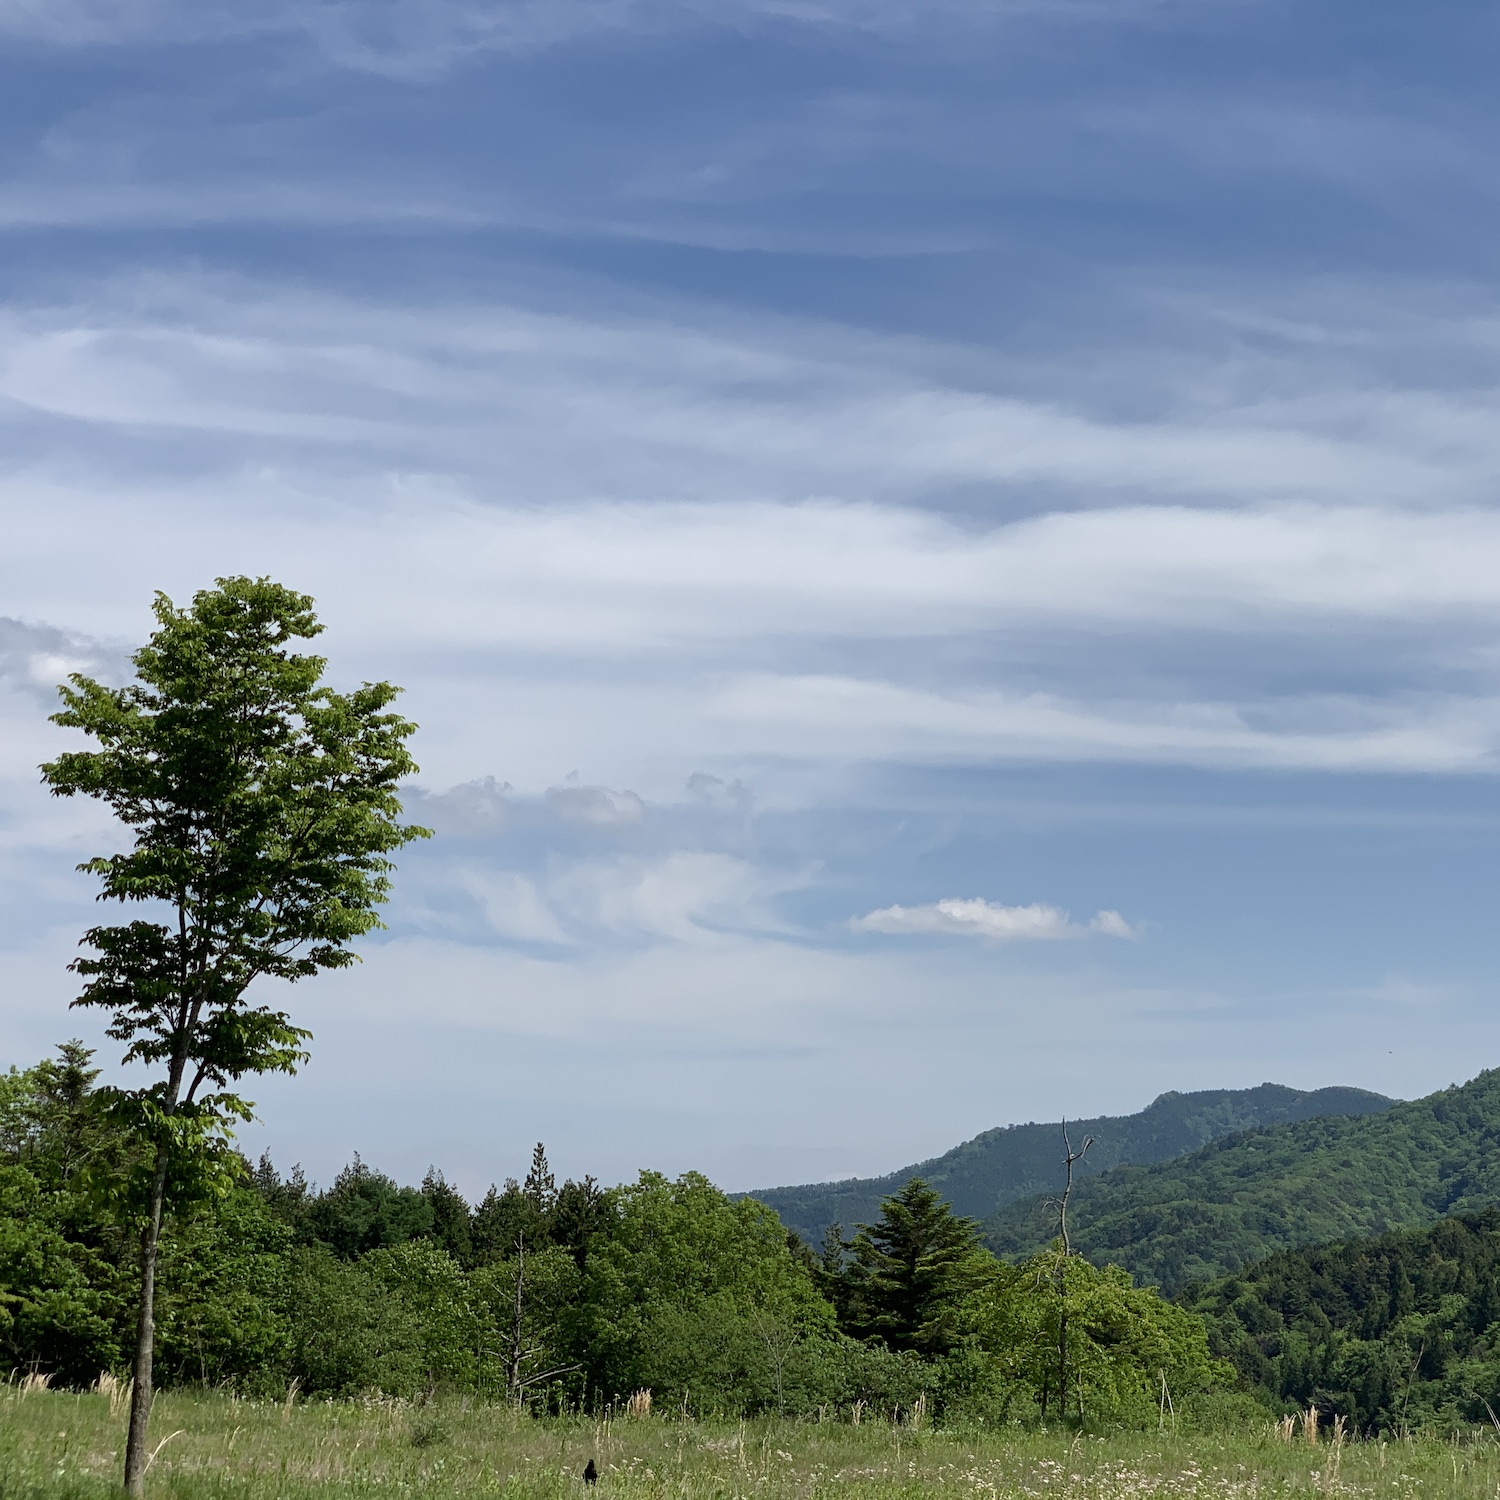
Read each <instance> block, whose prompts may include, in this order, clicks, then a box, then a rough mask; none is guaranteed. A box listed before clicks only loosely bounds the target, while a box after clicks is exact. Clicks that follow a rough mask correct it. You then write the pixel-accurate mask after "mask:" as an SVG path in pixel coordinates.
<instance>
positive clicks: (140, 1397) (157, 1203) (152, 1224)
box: [125, 1151, 167, 1496]
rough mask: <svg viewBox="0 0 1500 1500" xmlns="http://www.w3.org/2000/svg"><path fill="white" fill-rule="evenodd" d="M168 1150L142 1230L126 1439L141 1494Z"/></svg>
mask: <svg viewBox="0 0 1500 1500" xmlns="http://www.w3.org/2000/svg"><path fill="white" fill-rule="evenodd" d="M166 1188H167V1153H166V1152H165V1151H162V1152H160V1153H159V1154H158V1155H157V1158H156V1180H155V1182H154V1183H153V1184H152V1189H151V1214H150V1217H149V1218H148V1219H147V1221H146V1227H145V1228H144V1229H142V1230H141V1305H140V1312H139V1314H138V1316H137V1319H136V1328H135V1378H134V1380H133V1382H132V1384H131V1391H130V1432H129V1435H128V1436H127V1437H126V1439H125V1493H126V1494H127V1495H130V1496H139V1495H141V1494H142V1493H143V1492H144V1489H145V1484H146V1425H147V1423H148V1422H149V1421H150V1420H151V1356H152V1354H153V1353H154V1352H155V1348H156V1254H157V1249H158V1247H159V1246H160V1244H161V1213H162V1200H163V1198H164V1196H165V1194H166Z"/></svg>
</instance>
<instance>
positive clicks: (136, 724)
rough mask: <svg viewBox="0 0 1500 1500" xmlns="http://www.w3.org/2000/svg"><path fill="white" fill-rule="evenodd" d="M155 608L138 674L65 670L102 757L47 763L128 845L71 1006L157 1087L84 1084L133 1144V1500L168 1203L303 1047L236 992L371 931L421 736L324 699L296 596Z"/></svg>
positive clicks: (290, 973)
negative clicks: (261, 1082) (127, 911)
mask: <svg viewBox="0 0 1500 1500" xmlns="http://www.w3.org/2000/svg"><path fill="white" fill-rule="evenodd" d="M155 614H156V620H157V628H156V630H155V631H154V632H153V634H152V636H151V639H150V641H149V642H148V643H147V644H146V645H145V646H143V647H142V648H141V649H140V650H139V651H138V652H137V653H136V654H135V657H134V658H133V661H134V666H135V680H134V681H133V682H131V683H129V684H128V685H127V686H125V687H123V688H112V687H106V686H105V685H103V684H102V683H99V682H96V681H94V680H93V679H91V678H88V677H84V676H81V675H76V674H75V675H74V676H73V677H72V678H71V679H70V685H69V686H65V687H63V688H61V689H60V692H61V694H62V698H63V704H64V707H63V709H62V711H61V712H60V713H58V714H55V715H54V716H53V722H55V723H57V724H60V725H62V726H63V727H65V728H69V729H78V730H82V731H83V733H84V734H86V735H87V736H89V737H90V738H91V739H93V740H95V741H97V743H98V746H99V748H98V749H94V750H79V751H74V752H70V753H68V754H65V755H61V756H59V757H58V758H57V759H56V760H55V761H52V762H51V763H50V764H48V765H45V766H43V767H42V775H43V777H44V779H45V780H46V782H47V784H48V785H49V786H50V787H51V789H52V791H53V792H54V793H56V794H57V795H59V796H65V797H66V796H75V795H83V796H89V797H96V798H98V799H99V800H100V801H102V802H103V803H105V805H106V806H108V807H109V808H110V809H111V810H112V811H113V812H114V813H115V815H116V817H118V818H119V820H120V821H121V822H122V823H123V824H124V825H125V826H126V828H127V829H129V830H130V833H131V837H132V845H131V847H130V848H129V849H128V850H127V851H125V852H122V853H116V854H109V855H102V856H100V857H98V858H96V859H91V860H89V861H88V862H87V863H86V864H84V865H83V866H81V867H80V868H82V869H84V870H86V871H89V872H90V873H92V874H94V875H97V876H98V877H99V881H100V885H101V890H100V899H101V900H106V901H120V902H140V903H143V904H144V905H145V907H146V913H147V914H146V915H144V916H142V917H141V918H140V919H138V920H135V921H129V922H123V923H120V924H118V925H113V926H97V927H93V928H91V929H90V930H89V931H88V932H86V933H85V934H84V937H83V946H84V947H85V948H86V949H87V950H88V951H87V952H86V954H85V955H84V956H83V957H80V958H78V959H76V960H75V961H74V963H73V965H72V967H73V969H74V970H75V971H77V973H79V974H80V975H81V976H83V978H84V979H85V980H86V981H87V982H86V983H85V985H84V987H83V991H82V993H81V994H80V995H79V997H78V999H77V1000H75V1001H74V1002H73V1003H74V1004H75V1005H83V1006H97V1007H99V1008H101V1009H103V1010H105V1011H107V1012H109V1014H110V1017H111V1019H110V1023H109V1027H108V1031H109V1035H110V1036H112V1037H114V1038H115V1039H116V1040H117V1041H121V1042H124V1043H125V1044H126V1048H125V1061H127V1062H131V1063H139V1064H142V1065H144V1066H145V1067H147V1068H149V1069H151V1070H153V1071H154V1072H155V1073H156V1075H157V1076H156V1077H155V1078H154V1080H153V1081H152V1082H150V1083H148V1084H146V1085H144V1086H142V1087H139V1088H133V1089H120V1088H114V1089H107V1090H104V1089H101V1090H99V1095H100V1097H101V1099H102V1100H103V1102H104V1104H105V1105H106V1107H107V1108H108V1110H109V1112H110V1113H111V1114H112V1115H113V1116H114V1117H115V1119H116V1121H117V1123H119V1124H122V1125H124V1126H126V1127H127V1128H128V1129H129V1131H130V1133H131V1135H132V1137H133V1139H134V1140H135V1142H136V1143H137V1146H138V1150H139V1156H138V1161H137V1165H136V1168H135V1170H133V1171H132V1172H128V1173H125V1174H123V1178H122V1180H119V1181H117V1182H116V1183H115V1184H114V1187H115V1190H116V1196H117V1198H118V1199H120V1200H122V1201H121V1207H122V1208H124V1209H125V1210H126V1211H128V1212H129V1213H130V1214H131V1215H132V1216H133V1218H134V1219H135V1221H136V1222H137V1223H138V1224H139V1226H140V1267H141V1287H140V1308H139V1319H138V1325H137V1338H136V1352H135V1387H134V1395H133V1399H132V1403H131V1411H130V1431H129V1437H128V1440H127V1444H126V1455H125V1487H126V1490H127V1491H128V1492H129V1493H130V1494H132V1495H137V1494H139V1493H140V1491H141V1487H142V1480H143V1477H144V1473H145V1464H146V1452H145V1442H146V1424H147V1420H148V1417H149V1414H150V1409H151V1389H152V1387H151V1361H152V1352H153V1346H154V1331H155V1324H154V1314H153V1309H154V1305H155V1289H156V1268H157V1252H158V1245H159V1242H160V1237H161V1225H162V1214H163V1211H164V1209H165V1208H166V1207H167V1206H168V1205H170V1204H174V1203H181V1202H188V1201H192V1200H193V1199H194V1198H201V1197H204V1196H211V1195H213V1194H215V1193H216V1192H219V1191H222V1190H223V1187H224V1185H225V1184H226V1182H227V1181H228V1180H229V1178H230V1176H231V1174H232V1172H233V1170H234V1158H233V1157H232V1156H231V1153H230V1147H229V1140H230V1132H231V1128H232V1126H233V1124H234V1122H235V1121H236V1120H244V1119H247V1118H249V1114H250V1109H251V1107H252V1106H251V1104H250V1103H249V1102H248V1101H246V1100H245V1099H243V1098H241V1097H240V1096H239V1095H238V1094H236V1093H234V1092H233V1091H232V1089H231V1085H233V1084H234V1083H236V1082H237V1080H239V1079H240V1078H242V1077H244V1076H245V1075H247V1074H256V1073H264V1072H268V1071H280V1072H286V1073H290V1072H294V1071H295V1070H296V1068H297V1066H298V1064H299V1063H300V1062H301V1061H303V1060H304V1059H305V1057H306V1052H305V1051H304V1044H305V1043H306V1042H307V1041H308V1040H309V1033H308V1032H306V1031H304V1030H303V1029H301V1028H300V1027H297V1026H294V1025H293V1024H292V1022H291V1019H290V1018H289V1017H288V1016H287V1015H286V1013H285V1012H283V1011H280V1010H277V1009H275V1008H274V1007H273V1006H271V1005H268V1004H264V1003H257V999H258V998H259V997H258V995H257V997H256V998H252V996H251V994H250V989H251V986H252V985H253V984H255V982H256V981H257V980H265V979H281V980H289V981H290V980H297V979H303V978H306V977H307V976H308V975H311V974H314V973H316V972H317V971H318V970H319V969H332V968H342V967H345V966H346V965H348V964H350V963H352V962H353V961H354V955H353V954H352V953H350V952H349V949H348V945H349V943H350V941H351V940H352V939H354V938H356V937H358V936H360V935H361V934H362V933H366V932H368V931H370V929H372V928H374V927H378V926H379V925H380V923H379V920H378V918H377V916H376V908H377V907H378V906H379V904H380V903H381V902H382V901H384V900H385V898H386V896H387V894H388V892H389V873H390V870H391V868H392V866H391V862H390V859H389V857H388V856H389V855H390V854H391V853H392V852H393V851H394V850H396V849H398V848H399V847H400V846H401V845H402V844H404V843H406V842H407V841H408V840H409V839H411V838H414V837H417V836H418V835H423V834H425V833H426V830H425V829H419V828H415V827H413V826H410V825H407V824H403V823H402V822H401V805H400V802H399V800H398V797H397V791H396V788H397V784H398V783H399V782H400V780H401V779H402V778H403V777H404V776H407V775H409V774H410V773H411V772H413V771H415V769H416V766H415V765H414V763H413V761H412V758H411V756H410V754H409V753H408V751H407V746H406V742H407V739H408V737H409V736H410V735H411V733H412V732H413V730H414V728H415V726H414V725H413V724H411V723H410V722H408V721H407V720H406V719H404V718H402V717H400V716H399V715H398V714H395V713H393V712H391V711H390V705H391V703H392V701H393V700H394V699H395V697H396V695H397V692H398V689H396V688H394V687H392V686H391V685H390V684H389V683H384V682H378V683H365V684H364V685H363V686H362V687H360V688H357V689H356V690H355V691H353V692H350V693H339V692H335V691H334V690H333V689H332V688H330V687H327V686H326V685H324V684H323V682H322V677H323V671H324V667H325V665H326V663H325V661H324V659H323V658H322V657H320V656H312V655H306V654H299V653H298V652H296V651H295V650H293V649H291V648H292V645H293V643H294V642H297V641H301V640H307V639H310V638H311V637H313V636H315V635H317V634H318V633H319V632H320V631H321V630H322V628H323V627H322V626H321V625H320V624H319V623H318V621H317V618H316V616H315V615H314V613H313V607H312V600H311V599H310V598H308V597H307V596H306V595H304V594H298V593H294V592H292V591H291V590H290V589H287V588H284V587H282V586H281V585H279V584H276V583H273V582H271V581H270V580H269V579H265V578H261V579H252V578H221V579H219V580H218V581H217V587H216V588H213V589H208V590H204V591H202V592H200V593H198V594H197V595H195V596H194V599H193V602H192V604H191V606H190V607H188V608H186V609H179V608H178V607H176V606H175V605H174V604H173V603H172V601H171V600H170V599H168V598H167V597H166V596H165V595H161V594H158V595H157V598H156V603H155Z"/></svg>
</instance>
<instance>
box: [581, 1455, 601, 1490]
mask: <svg viewBox="0 0 1500 1500" xmlns="http://www.w3.org/2000/svg"><path fill="white" fill-rule="evenodd" d="M583 1482H584V1483H585V1484H598V1483H599V1471H598V1469H596V1468H595V1467H594V1460H593V1459H590V1460H589V1466H588V1468H586V1469H585V1470H584V1471H583Z"/></svg>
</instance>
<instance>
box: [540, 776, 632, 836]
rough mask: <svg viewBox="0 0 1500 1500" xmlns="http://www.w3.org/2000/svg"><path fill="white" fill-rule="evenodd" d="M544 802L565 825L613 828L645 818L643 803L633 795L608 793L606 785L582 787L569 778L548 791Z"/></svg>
mask: <svg viewBox="0 0 1500 1500" xmlns="http://www.w3.org/2000/svg"><path fill="white" fill-rule="evenodd" d="M547 802H548V804H549V805H550V806H551V807H552V809H553V811H554V812H556V813H557V815H558V817H560V818H562V819H563V821H564V822H567V823H587V824H592V825H593V826H595V827H605V828H615V827H619V826H620V825H621V824H628V823H639V822H641V821H643V820H644V818H645V816H646V804H645V803H644V802H642V801H641V799H640V798H639V797H638V796H636V794H635V793H634V792H616V791H611V790H610V788H609V787H607V786H581V785H579V784H578V783H576V782H574V781H572V780H571V779H570V780H569V781H567V782H565V783H564V784H563V785H562V786H551V787H548V788H547Z"/></svg>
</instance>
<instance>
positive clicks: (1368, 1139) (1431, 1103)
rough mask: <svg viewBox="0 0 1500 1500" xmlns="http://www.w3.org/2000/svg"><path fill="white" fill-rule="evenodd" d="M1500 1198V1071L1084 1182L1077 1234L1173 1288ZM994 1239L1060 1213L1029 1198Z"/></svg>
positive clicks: (1047, 1224)
mask: <svg viewBox="0 0 1500 1500" xmlns="http://www.w3.org/2000/svg"><path fill="white" fill-rule="evenodd" d="M1493 1203H1500V1071H1491V1072H1486V1073H1481V1074H1480V1075H1479V1077H1477V1078H1475V1079H1474V1080H1473V1081H1472V1082H1470V1083H1467V1084H1464V1085H1463V1086H1462V1087H1456V1088H1450V1089H1444V1090H1442V1091H1441V1092H1439V1093H1436V1094H1431V1095H1429V1096H1428V1097H1427V1098H1425V1099H1417V1100H1413V1101H1412V1102H1410V1103H1406V1104H1397V1105H1395V1106H1393V1107H1392V1108H1390V1109H1388V1110H1385V1111H1382V1112H1381V1113H1379V1114H1376V1115H1366V1116H1362V1117H1328V1118H1323V1119H1317V1120H1305V1121H1301V1122H1299V1123H1296V1124H1290V1125H1280V1126H1275V1127H1272V1128H1270V1129H1267V1130H1257V1131H1250V1132H1246V1133H1243V1134H1240V1135H1233V1136H1227V1137H1225V1138H1224V1139H1222V1140H1218V1141H1214V1142H1212V1143H1210V1144H1209V1145H1207V1146H1205V1147H1203V1148H1202V1149H1201V1150H1199V1151H1196V1152H1194V1153H1193V1154H1192V1155H1190V1156H1186V1157H1182V1158H1180V1159H1178V1160H1176V1161H1168V1162H1161V1163H1158V1164H1155V1165H1151V1166H1137V1167H1121V1168H1117V1169H1116V1170H1114V1171H1112V1172H1109V1173H1107V1174H1105V1175H1104V1176H1101V1177H1096V1178H1094V1179H1092V1180H1090V1181H1086V1182H1084V1183H1082V1184H1081V1185H1080V1186H1079V1188H1078V1190H1077V1192H1076V1193H1075V1195H1074V1198H1073V1205H1072V1210H1071V1213H1070V1223H1071V1225H1072V1228H1073V1243H1074V1244H1075V1246H1077V1247H1078V1248H1079V1249H1081V1250H1083V1252H1084V1253H1085V1254H1086V1255H1088V1256H1089V1257H1090V1258H1091V1259H1092V1260H1095V1261H1098V1262H1105V1261H1109V1262H1113V1263H1115V1264H1117V1265H1121V1266H1124V1267H1126V1268H1127V1269H1128V1270H1130V1271H1131V1272H1133V1273H1134V1274H1135V1276H1136V1277H1137V1279H1140V1280H1145V1281H1147V1282H1152V1283H1155V1284H1157V1285H1160V1286H1162V1287H1165V1288H1167V1289H1169V1290H1170V1289H1173V1288H1178V1287H1182V1286H1184V1285H1185V1284H1186V1283H1188V1282H1190V1281H1200V1280H1207V1279H1210V1278H1212V1277H1215V1276H1218V1275H1221V1274H1223V1273H1225V1272H1228V1271H1234V1270H1238V1269H1239V1268H1240V1267H1242V1266H1247V1265H1249V1264H1251V1263H1252V1262H1254V1261H1258V1260H1260V1259H1262V1258H1263V1257H1265V1256H1267V1255H1269V1254H1272V1253H1273V1252H1275V1251H1277V1250H1284V1249H1290V1248H1293V1247H1295V1246H1299V1245H1311V1244H1317V1243H1320V1242H1327V1241H1331V1240H1341V1239H1349V1238H1353V1237H1355V1236H1360V1235H1371V1234H1380V1233H1383V1232H1384V1231H1386V1230H1388V1229H1393V1228H1397V1227H1403V1226H1405V1227H1417V1226H1421V1225H1425V1224H1431V1223H1432V1222H1433V1221H1434V1220H1436V1219H1438V1218H1441V1217H1442V1216H1443V1215H1445V1214H1449V1213H1456V1212H1459V1211H1464V1210H1470V1209H1480V1208H1485V1207H1488V1206H1489V1205H1491V1204H1493ZM984 1228H985V1238H986V1242H987V1243H988V1244H989V1245H990V1247H991V1248H992V1249H994V1250H995V1251H996V1252H997V1253H999V1254H1002V1255H1017V1254H1022V1253H1027V1252H1029V1251H1031V1250H1034V1249H1035V1248H1036V1247H1038V1246H1040V1245H1043V1244H1046V1243H1047V1242H1048V1240H1049V1239H1050V1237H1051V1235H1052V1234H1053V1233H1054V1232H1055V1231H1054V1215H1053V1214H1052V1212H1051V1211H1050V1210H1049V1209H1048V1208H1047V1206H1046V1204H1045V1202H1044V1201H1043V1200H1041V1199H1039V1198H1032V1199H1029V1200H1026V1201H1024V1202H1018V1203H1013V1204H1010V1205H1008V1206H1006V1207H1004V1208H1002V1209H1001V1210H1000V1211H999V1212H998V1213H996V1214H993V1215H991V1217H990V1218H989V1220H988V1221H987V1222H986V1223H985V1226H984Z"/></svg>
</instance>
